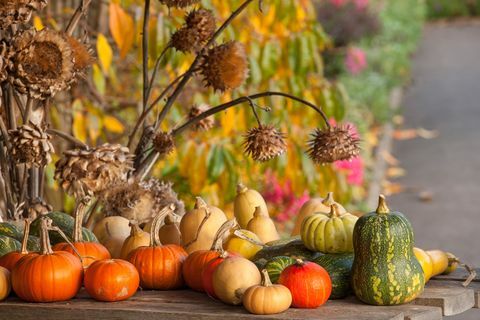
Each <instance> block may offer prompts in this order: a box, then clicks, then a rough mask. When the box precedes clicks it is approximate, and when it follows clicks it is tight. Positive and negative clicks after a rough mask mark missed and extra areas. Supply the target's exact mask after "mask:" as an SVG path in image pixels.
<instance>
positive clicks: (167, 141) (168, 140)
mask: <svg viewBox="0 0 480 320" xmlns="http://www.w3.org/2000/svg"><path fill="white" fill-rule="evenodd" d="M153 146H154V148H155V150H156V151H157V152H158V153H159V154H160V155H161V156H164V155H168V154H170V153H172V152H173V150H174V149H175V140H174V138H173V135H172V134H171V133H169V132H165V131H161V132H158V133H157V134H155V137H153Z"/></svg>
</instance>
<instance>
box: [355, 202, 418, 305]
mask: <svg viewBox="0 0 480 320" xmlns="http://www.w3.org/2000/svg"><path fill="white" fill-rule="evenodd" d="M413 244H414V235H413V230H412V226H411V224H410V222H409V221H408V220H407V218H406V217H405V216H404V215H403V214H402V213H399V212H391V211H390V210H389V209H388V207H387V204H386V202H385V197H384V196H380V198H379V203H378V208H377V210H376V211H375V212H372V213H369V214H366V215H364V216H363V217H361V218H360V219H358V221H357V223H356V225H355V228H354V231H353V248H354V253H355V258H354V262H353V268H352V287H353V290H354V292H355V295H356V296H357V298H359V299H360V300H361V301H363V302H365V303H368V304H372V305H396V304H402V303H407V302H410V301H412V300H413V299H415V298H416V297H417V296H418V295H419V294H421V293H422V291H423V287H424V278H423V277H424V276H423V271H422V267H421V266H420V263H419V262H418V261H417V259H416V258H415V254H414V253H413Z"/></svg>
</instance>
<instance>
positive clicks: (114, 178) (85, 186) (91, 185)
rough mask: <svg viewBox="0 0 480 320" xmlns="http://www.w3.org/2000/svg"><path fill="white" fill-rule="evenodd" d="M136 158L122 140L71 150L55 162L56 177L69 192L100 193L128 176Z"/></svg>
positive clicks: (82, 193) (75, 193)
mask: <svg viewBox="0 0 480 320" xmlns="http://www.w3.org/2000/svg"><path fill="white" fill-rule="evenodd" d="M132 158H133V156H132V155H131V154H130V152H129V150H128V148H126V147H123V146H121V145H119V144H104V145H102V146H99V147H96V148H93V149H88V150H81V149H74V150H69V151H66V152H64V155H63V158H61V159H60V160H59V161H58V162H57V163H56V165H55V166H56V169H55V179H56V180H57V181H59V183H60V185H61V187H62V188H63V189H64V190H65V191H66V192H67V193H68V194H71V195H74V196H75V197H77V198H81V197H84V196H86V195H92V194H93V195H99V194H101V193H103V192H105V190H108V189H109V188H110V187H112V186H113V185H116V184H118V183H120V182H124V181H126V180H127V176H128V173H129V172H130V171H131V170H132V165H133V161H132Z"/></svg>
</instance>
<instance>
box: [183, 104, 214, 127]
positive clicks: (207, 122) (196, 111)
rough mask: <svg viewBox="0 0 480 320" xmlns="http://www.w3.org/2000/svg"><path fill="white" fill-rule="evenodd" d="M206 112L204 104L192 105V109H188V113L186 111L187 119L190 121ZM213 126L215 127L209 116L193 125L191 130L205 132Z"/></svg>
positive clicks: (206, 108)
mask: <svg viewBox="0 0 480 320" xmlns="http://www.w3.org/2000/svg"><path fill="white" fill-rule="evenodd" d="M207 110H208V106H207V105H206V104H202V105H199V106H197V105H194V106H193V107H191V108H190V111H188V119H189V120H191V119H193V118H195V117H197V116H199V115H200V114H202V113H203V112H205V111H207ZM214 125H215V120H214V119H213V116H210V117H207V118H205V119H202V120H200V121H198V122H197V123H195V125H194V126H193V127H192V129H193V130H194V131H200V130H204V131H207V130H210V129H211V128H213V126H214Z"/></svg>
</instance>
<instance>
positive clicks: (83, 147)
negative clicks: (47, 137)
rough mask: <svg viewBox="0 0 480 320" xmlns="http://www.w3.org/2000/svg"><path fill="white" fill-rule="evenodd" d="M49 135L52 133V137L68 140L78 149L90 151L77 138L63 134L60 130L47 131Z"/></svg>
mask: <svg viewBox="0 0 480 320" xmlns="http://www.w3.org/2000/svg"><path fill="white" fill-rule="evenodd" d="M47 133H50V134H52V135H55V136H57V137H59V138H62V139H63V140H66V141H68V142H70V143H73V144H74V145H75V146H77V147H80V148H82V149H88V146H87V145H86V144H85V143H83V142H82V141H80V140H78V139H77V138H75V137H74V136H71V135H69V134H68V133H66V132H63V131H60V130H56V129H47Z"/></svg>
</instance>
